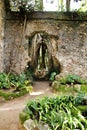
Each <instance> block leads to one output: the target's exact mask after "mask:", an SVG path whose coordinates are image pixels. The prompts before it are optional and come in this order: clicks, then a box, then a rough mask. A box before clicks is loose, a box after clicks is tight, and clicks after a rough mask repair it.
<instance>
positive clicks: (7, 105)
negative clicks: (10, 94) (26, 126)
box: [0, 81, 54, 130]
mask: <svg viewBox="0 0 87 130" xmlns="http://www.w3.org/2000/svg"><path fill="white" fill-rule="evenodd" d="M33 86H34V87H33V88H34V89H33V92H32V93H31V94H27V95H25V96H22V97H20V98H16V99H14V100H11V101H4V100H2V99H0V130H19V113H20V112H21V111H22V110H23V108H24V107H25V105H26V103H27V102H28V101H29V100H33V99H36V98H39V97H40V98H41V97H44V96H53V95H54V94H53V93H52V90H51V87H50V86H49V82H48V81H36V82H34V85H33Z"/></svg>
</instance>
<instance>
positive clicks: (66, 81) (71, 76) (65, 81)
mask: <svg viewBox="0 0 87 130" xmlns="http://www.w3.org/2000/svg"><path fill="white" fill-rule="evenodd" d="M60 83H61V84H71V83H73V84H87V81H85V80H84V79H82V78H81V77H79V76H78V75H75V74H68V75H67V76H66V77H65V78H62V79H60Z"/></svg>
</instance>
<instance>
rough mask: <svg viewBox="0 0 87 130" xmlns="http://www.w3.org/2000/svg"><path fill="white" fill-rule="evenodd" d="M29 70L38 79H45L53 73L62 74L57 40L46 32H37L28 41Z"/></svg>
mask: <svg viewBox="0 0 87 130" xmlns="http://www.w3.org/2000/svg"><path fill="white" fill-rule="evenodd" d="M28 40H29V41H28V42H29V43H28V45H29V57H30V58H31V61H30V62H29V68H31V69H32V70H33V71H34V75H35V77H37V78H38V79H41V78H45V77H46V76H47V75H49V74H50V73H51V72H52V71H56V72H57V73H60V69H61V68H60V63H59V60H58V55H57V53H58V47H57V39H56V38H55V37H54V36H52V35H49V34H47V33H45V32H37V33H35V34H34V35H32V36H31V37H29V39H28Z"/></svg>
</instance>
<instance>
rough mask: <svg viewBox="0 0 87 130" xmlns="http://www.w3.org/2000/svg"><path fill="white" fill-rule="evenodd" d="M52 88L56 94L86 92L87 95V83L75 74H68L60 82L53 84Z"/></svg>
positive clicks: (56, 81)
mask: <svg viewBox="0 0 87 130" xmlns="http://www.w3.org/2000/svg"><path fill="white" fill-rule="evenodd" d="M52 88H53V90H54V91H56V92H60V91H62V92H68V93H71V92H74V93H75V92H80V91H81V92H84V93H87V81H86V80H84V79H82V78H81V77H79V76H78V75H75V74H68V75H66V76H65V77H62V78H60V79H59V80H54V81H53V82H52Z"/></svg>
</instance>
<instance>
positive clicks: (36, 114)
mask: <svg viewBox="0 0 87 130" xmlns="http://www.w3.org/2000/svg"><path fill="white" fill-rule="evenodd" d="M78 101H79V100H77V98H74V97H73V96H62V97H54V98H48V97H45V98H43V99H38V100H34V101H29V102H28V103H27V105H26V107H25V109H24V111H23V113H21V114H20V120H21V123H22V124H23V123H24V122H25V121H26V120H27V119H32V120H34V121H35V122H37V123H38V122H43V123H44V124H48V125H49V130H77V129H78V130H86V128H87V120H86V117H84V116H83V115H82V113H81V111H80V110H79V109H78V108H77V106H78V105H77V104H78Z"/></svg>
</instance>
